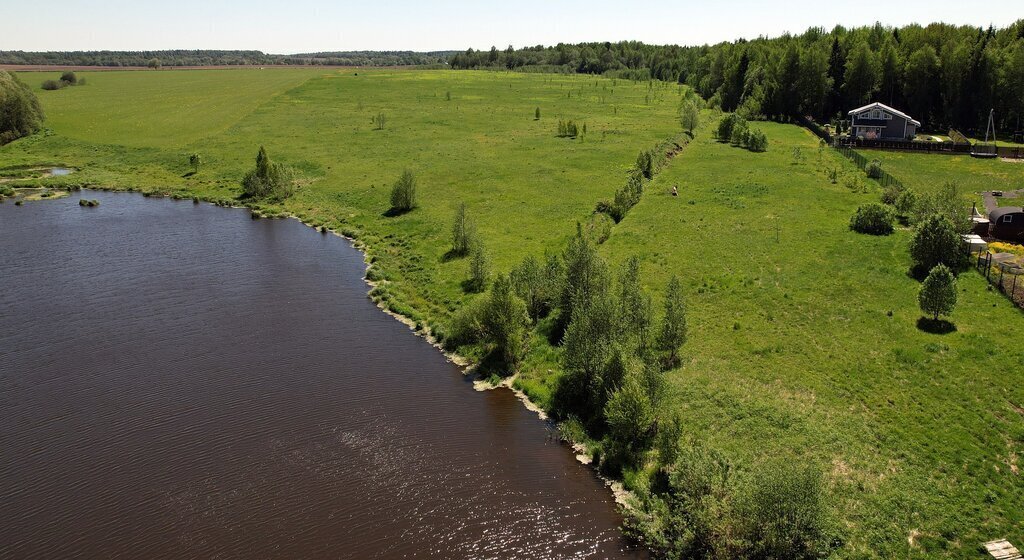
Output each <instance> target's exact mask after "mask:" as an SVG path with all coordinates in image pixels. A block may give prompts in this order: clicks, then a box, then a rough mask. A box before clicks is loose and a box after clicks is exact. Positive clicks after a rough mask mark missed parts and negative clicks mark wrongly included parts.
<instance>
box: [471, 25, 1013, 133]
mask: <svg viewBox="0 0 1024 560" xmlns="http://www.w3.org/2000/svg"><path fill="white" fill-rule="evenodd" d="M451 65H452V67H454V68H506V69H524V70H529V69H534V70H549V71H564V72H580V73H588V74H611V75H618V76H622V77H626V78H634V79H650V78H654V79H660V80H669V81H678V82H679V83H684V84H689V85H691V86H693V87H694V88H695V89H696V90H697V91H698V92H699V93H700V94H701V95H702V96H704V97H705V98H706V99H709V100H710V101H711V102H712V103H713V104H715V105H718V106H720V107H721V108H722V109H724V110H727V111H733V110H735V111H738V112H740V113H741V114H742V115H743V116H745V117H748V118H757V117H767V118H772V119H783V120H784V119H788V118H792V117H800V116H810V117H813V118H814V119H816V120H818V121H819V122H828V121H831V120H833V119H836V118H837V117H839V116H840V115H841V116H844V117H845V115H846V112H847V111H849V110H851V109H855V108H857V107H860V106H862V105H865V104H867V103H869V102H872V101H881V102H883V103H886V104H889V105H892V106H894V107H896V108H897V109H901V110H903V111H905V112H908V113H910V114H911V115H912V116H914V118H916V119H917V120H919V121H921V122H922V123H924V129H925V130H929V131H940V132H944V131H945V130H946V129H947V128H949V127H955V128H958V129H961V130H963V131H964V132H978V131H980V132H981V134H984V129H985V124H986V122H987V119H988V114H989V110H990V109H995V114H996V119H997V127H998V128H999V130H1001V131H1002V132H1003V134H1004V135H1005V134H1007V133H1011V132H1014V131H1019V130H1021V129H1022V128H1024V20H1019V21H1017V22H1015V23H1014V24H1013V25H1010V26H1009V27H1006V28H1003V29H993V28H991V27H990V28H988V29H982V28H978V27H970V26H954V25H948V24H939V23H936V24H931V25H928V26H925V27H922V26H920V25H909V26H906V27H899V28H893V27H886V26H882V25H881V24H875V25H874V26H870V27H858V28H854V29H846V28H843V27H836V28H835V29H833V30H831V31H825V30H824V29H821V28H811V29H809V30H807V31H806V32H804V33H803V34H801V35H788V34H787V35H783V36H781V37H776V38H770V39H769V38H763V37H762V38H758V39H754V40H749V41H748V40H744V39H740V40H737V41H734V42H731V43H720V44H717V45H710V46H709V45H705V46H699V47H680V46H674V45H669V46H655V45H645V44H643V43H638V42H632V41H629V42H619V43H582V44H578V45H568V44H559V45H557V46H554V47H541V46H537V47H527V48H523V49H519V50H515V49H512V48H511V47H509V48H508V49H505V50H498V49H496V48H491V50H490V51H474V50H472V49H470V50H468V51H466V52H462V53H458V54H456V55H455V56H453V57H452V58H451ZM531 67H532V68H531Z"/></svg>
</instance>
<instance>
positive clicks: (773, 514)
mask: <svg viewBox="0 0 1024 560" xmlns="http://www.w3.org/2000/svg"><path fill="white" fill-rule="evenodd" d="M738 509H739V513H740V519H741V520H742V521H741V522H740V523H741V534H742V535H743V537H744V538H743V541H744V543H745V544H746V545H747V546H746V548H747V550H746V551H745V554H742V555H741V556H742V557H745V558H780V559H781V558H786V559H794V560H800V559H805V558H806V559H810V558H825V557H827V556H828V553H829V552H830V549H831V548H832V546H833V542H834V540H835V539H831V538H829V533H830V520H829V519H828V515H827V510H826V504H825V487H824V483H823V476H822V474H821V471H820V470H819V469H817V468H815V467H812V466H810V465H799V464H794V463H793V462H791V461H777V462H772V463H769V464H767V465H764V466H762V467H760V468H759V469H757V471H755V473H754V477H753V484H752V485H751V487H750V488H749V489H748V491H747V492H745V493H744V495H743V496H741V499H740V504H739V508H738Z"/></svg>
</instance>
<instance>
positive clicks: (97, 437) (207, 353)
mask: <svg viewBox="0 0 1024 560" xmlns="http://www.w3.org/2000/svg"><path fill="white" fill-rule="evenodd" d="M81 196H83V195H80V194H73V195H72V196H71V197H69V198H66V199H62V200H56V201H46V202H35V203H28V204H26V205H24V206H21V207H16V206H14V205H13V204H2V205H0V239H2V240H3V241H2V248H0V504H2V507H0V558H3V559H8V558H10V559H15V558H16V559H31V558H175V559H178V558H408V557H415V558H509V557H520V558H527V557H530V558H532V557H539V558H545V557H551V558H569V557H593V558H615V557H631V556H633V555H634V554H635V553H628V552H623V551H622V549H623V546H624V543H623V541H622V538H621V535H620V533H619V531H618V529H617V525H618V523H619V522H620V521H621V520H620V518H619V516H618V515H617V513H616V511H615V508H614V506H613V504H612V501H611V496H610V494H609V492H608V491H607V489H605V488H604V487H603V485H602V484H601V482H600V481H599V480H597V479H596V477H595V476H594V474H593V473H592V472H591V471H590V470H589V469H587V468H586V467H583V466H581V465H579V464H578V463H576V462H575V461H574V459H573V457H572V454H571V453H570V452H569V451H568V450H567V449H566V448H565V447H563V446H561V445H559V444H558V443H556V442H555V441H554V440H553V439H552V438H551V437H550V436H549V432H548V429H547V427H546V425H545V424H544V423H543V422H541V421H540V420H539V419H537V418H536V416H535V415H534V414H532V413H530V412H528V411H526V410H525V409H524V408H523V407H522V405H521V404H520V403H518V402H517V401H516V400H515V399H514V397H513V396H512V395H511V394H510V393H509V392H507V391H492V392H486V393H478V392H476V391H474V390H473V389H472V385H471V383H470V382H469V380H467V379H466V378H464V377H463V376H462V374H461V373H460V371H459V370H458V368H457V367H455V366H454V365H452V364H450V363H448V362H446V360H445V359H444V357H443V356H442V355H441V354H439V353H438V351H437V350H436V349H434V348H432V347H431V346H430V345H429V344H427V343H426V342H425V341H424V340H422V339H420V338H417V337H415V336H413V335H412V333H411V332H410V331H409V330H408V329H407V328H406V327H404V326H403V325H401V324H399V323H398V322H396V321H395V320H394V319H392V318H390V317H388V316H386V315H384V314H383V313H381V312H380V311H379V310H378V309H376V307H374V306H373V305H372V304H371V303H370V302H369V300H368V299H367V298H366V295H365V294H366V286H365V284H364V283H363V281H362V279H361V276H362V272H363V264H362V257H361V255H360V254H359V253H358V252H357V251H355V250H353V249H352V248H351V247H349V246H348V244H347V243H346V242H345V241H344V240H342V239H339V238H337V237H334V236H329V235H328V236H325V235H321V234H319V233H316V232H314V231H313V230H311V229H309V228H307V227H305V226H303V225H301V224H299V223H298V222H297V221H295V220H275V221H269V220H258V221H253V220H251V219H250V218H249V214H248V212H246V211H244V210H227V209H223V208H217V207H214V206H211V205H206V204H201V205H193V204H192V203H191V201H172V200H166V199H145V198H143V197H142V196H139V195H132V194H114V193H99V192H89V193H87V194H85V195H84V196H87V197H88V198H96V199H99V200H100V202H101V204H100V206H99V207H96V208H83V207H80V206H79V205H78V199H79V198H80V197H81Z"/></svg>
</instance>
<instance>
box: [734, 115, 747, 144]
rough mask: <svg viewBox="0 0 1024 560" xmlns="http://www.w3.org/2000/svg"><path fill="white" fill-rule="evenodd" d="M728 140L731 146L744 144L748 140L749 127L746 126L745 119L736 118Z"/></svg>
mask: <svg viewBox="0 0 1024 560" xmlns="http://www.w3.org/2000/svg"><path fill="white" fill-rule="evenodd" d="M729 141H730V143H731V144H732V145H733V146H746V145H747V144H748V142H749V141H750V128H749V127H748V126H747V121H746V119H743V118H741V117H737V118H736V122H735V123H734V124H733V127H732V134H731V135H730V137H729Z"/></svg>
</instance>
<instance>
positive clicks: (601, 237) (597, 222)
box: [583, 212, 615, 245]
mask: <svg viewBox="0 0 1024 560" xmlns="http://www.w3.org/2000/svg"><path fill="white" fill-rule="evenodd" d="M614 225H615V220H614V219H613V218H612V217H611V216H609V215H608V214H602V213H600V212H595V213H593V214H591V215H590V218H589V219H588V220H587V225H586V226H585V227H584V228H583V233H584V235H586V236H587V239H589V240H590V242H591V243H594V244H595V245H600V244H602V243H604V242H605V241H608V238H609V237H611V235H612V226H614Z"/></svg>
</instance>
